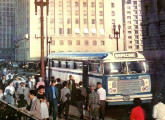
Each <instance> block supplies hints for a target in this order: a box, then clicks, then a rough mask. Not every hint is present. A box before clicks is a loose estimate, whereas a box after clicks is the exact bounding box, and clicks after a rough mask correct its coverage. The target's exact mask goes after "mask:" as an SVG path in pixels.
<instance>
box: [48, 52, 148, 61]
mask: <svg viewBox="0 0 165 120" xmlns="http://www.w3.org/2000/svg"><path fill="white" fill-rule="evenodd" d="M48 58H49V59H60V60H80V61H84V60H110V59H145V58H144V56H143V55H142V54H140V53H138V52H134V51H117V52H68V53H67V52H60V53H51V54H49V55H48Z"/></svg>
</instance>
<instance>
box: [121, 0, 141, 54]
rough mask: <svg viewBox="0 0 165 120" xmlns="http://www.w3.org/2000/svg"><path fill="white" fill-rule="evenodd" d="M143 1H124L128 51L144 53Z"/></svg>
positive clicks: (125, 35) (125, 33)
mask: <svg viewBox="0 0 165 120" xmlns="http://www.w3.org/2000/svg"><path fill="white" fill-rule="evenodd" d="M141 1H142V0H123V26H124V43H125V45H124V46H125V47H124V48H125V50H126V51H132V50H133V51H134V50H135V51H142V50H143V40H142V26H141V22H142V12H141Z"/></svg>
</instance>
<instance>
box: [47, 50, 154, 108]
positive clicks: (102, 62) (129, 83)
mask: <svg viewBox="0 0 165 120" xmlns="http://www.w3.org/2000/svg"><path fill="white" fill-rule="evenodd" d="M48 60H49V66H47V67H46V76H47V77H48V76H49V77H50V76H54V77H55V78H60V79H61V80H62V81H65V80H68V79H69V75H72V76H73V77H74V79H75V81H76V83H79V82H80V81H83V83H84V87H86V88H89V86H90V85H91V84H95V85H96V84H97V82H101V83H102V86H103V88H104V89H105V90H106V102H107V104H108V105H121V104H123V105H127V104H133V99H134V98H137V97H138V98H141V100H142V102H143V103H150V102H151V100H152V93H151V77H150V74H148V73H147V70H148V65H147V64H146V59H145V57H144V56H143V55H142V54H140V53H138V52H126V51H121V52H119V51H118V52H98V53H96V52H76V53H51V54H49V55H48Z"/></svg>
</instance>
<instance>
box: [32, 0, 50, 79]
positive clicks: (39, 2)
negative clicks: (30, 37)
mask: <svg viewBox="0 0 165 120" xmlns="http://www.w3.org/2000/svg"><path fill="white" fill-rule="evenodd" d="M34 3H35V14H36V15H37V6H39V7H40V9H41V18H40V19H41V77H42V80H44V79H45V65H44V16H43V9H44V6H46V7H47V15H48V12H49V0H46V2H44V1H43V0H35V2H34Z"/></svg>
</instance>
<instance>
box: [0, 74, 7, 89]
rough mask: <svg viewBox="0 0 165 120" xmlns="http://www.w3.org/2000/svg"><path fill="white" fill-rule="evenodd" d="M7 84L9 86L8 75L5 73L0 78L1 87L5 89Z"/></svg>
mask: <svg viewBox="0 0 165 120" xmlns="http://www.w3.org/2000/svg"><path fill="white" fill-rule="evenodd" d="M7 86H8V81H7V80H6V76H5V75H3V76H2V79H1V80H0V88H1V89H2V90H3V91H4V90H5V88H6V87H7Z"/></svg>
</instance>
